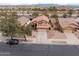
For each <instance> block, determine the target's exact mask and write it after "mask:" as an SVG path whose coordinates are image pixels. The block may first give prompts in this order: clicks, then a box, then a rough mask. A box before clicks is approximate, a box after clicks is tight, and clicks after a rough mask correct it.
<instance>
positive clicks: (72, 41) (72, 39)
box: [64, 32, 79, 45]
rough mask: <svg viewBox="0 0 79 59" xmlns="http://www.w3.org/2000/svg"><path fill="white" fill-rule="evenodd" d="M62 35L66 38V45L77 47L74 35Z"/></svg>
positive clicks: (78, 40) (77, 40) (77, 42)
mask: <svg viewBox="0 0 79 59" xmlns="http://www.w3.org/2000/svg"><path fill="white" fill-rule="evenodd" d="M64 34H65V36H66V37H67V44H72V45H79V39H78V38H77V37H76V36H75V34H74V33H67V32H64Z"/></svg>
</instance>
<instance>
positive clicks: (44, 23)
mask: <svg viewBox="0 0 79 59" xmlns="http://www.w3.org/2000/svg"><path fill="white" fill-rule="evenodd" d="M31 22H32V23H33V24H37V29H49V28H51V26H50V24H49V18H48V17H47V16H44V15H41V16H38V17H36V18H34V19H33V20H32V21H31Z"/></svg>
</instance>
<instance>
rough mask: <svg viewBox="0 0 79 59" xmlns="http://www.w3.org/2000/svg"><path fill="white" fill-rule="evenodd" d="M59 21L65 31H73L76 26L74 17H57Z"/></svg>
mask: <svg viewBox="0 0 79 59" xmlns="http://www.w3.org/2000/svg"><path fill="white" fill-rule="evenodd" d="M59 23H60V25H61V27H62V28H63V31H65V32H73V31H74V30H75V28H77V26H75V25H74V24H76V23H75V19H74V18H59Z"/></svg>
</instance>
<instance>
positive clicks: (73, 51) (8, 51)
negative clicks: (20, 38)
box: [0, 43, 79, 56]
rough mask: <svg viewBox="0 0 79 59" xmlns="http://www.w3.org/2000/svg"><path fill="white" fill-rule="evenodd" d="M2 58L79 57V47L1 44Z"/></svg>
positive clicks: (0, 54) (0, 52) (0, 53)
mask: <svg viewBox="0 0 79 59" xmlns="http://www.w3.org/2000/svg"><path fill="white" fill-rule="evenodd" d="M0 56H79V45H49V44H27V43H26V44H23V43H20V44H18V45H13V46H10V45H7V44H6V43H0Z"/></svg>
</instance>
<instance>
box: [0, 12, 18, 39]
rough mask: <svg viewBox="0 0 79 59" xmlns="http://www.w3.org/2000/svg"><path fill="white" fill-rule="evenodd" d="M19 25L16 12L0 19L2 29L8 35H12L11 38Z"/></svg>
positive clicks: (0, 28)
mask: <svg viewBox="0 0 79 59" xmlns="http://www.w3.org/2000/svg"><path fill="white" fill-rule="evenodd" d="M17 25H18V21H17V15H16V13H15V12H12V13H10V14H6V15H5V16H4V18H2V19H0V31H2V33H3V34H6V35H7V36H11V39H13V36H14V35H15V34H16V29H17Z"/></svg>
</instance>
